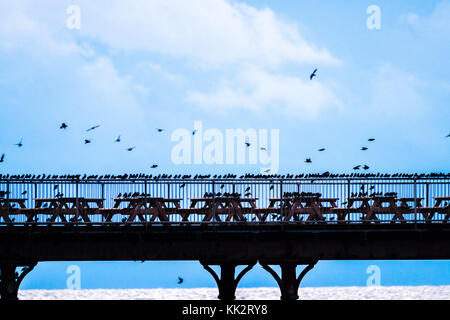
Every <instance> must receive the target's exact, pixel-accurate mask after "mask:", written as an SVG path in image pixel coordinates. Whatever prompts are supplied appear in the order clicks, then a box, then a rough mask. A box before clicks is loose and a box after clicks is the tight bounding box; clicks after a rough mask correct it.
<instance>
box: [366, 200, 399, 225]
mask: <svg viewBox="0 0 450 320" xmlns="http://www.w3.org/2000/svg"><path fill="white" fill-rule="evenodd" d="M372 200H373V203H372V205H371V206H370V209H369V211H368V212H367V215H366V217H365V219H364V220H376V221H377V222H378V220H379V219H378V217H377V216H376V214H377V213H393V214H394V217H393V218H392V221H391V223H395V220H396V219H399V220H401V221H402V222H403V223H406V221H405V218H404V217H403V215H402V212H401V211H400V210H398V207H397V204H396V201H397V198H396V196H393V195H392V196H376V197H372ZM385 203H387V204H388V206H383V204H385Z"/></svg>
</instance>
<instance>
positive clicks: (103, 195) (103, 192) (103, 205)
mask: <svg viewBox="0 0 450 320" xmlns="http://www.w3.org/2000/svg"><path fill="white" fill-rule="evenodd" d="M102 207H103V208H104V207H105V184H104V183H103V182H102ZM103 222H105V217H104V216H103V215H102V223H103Z"/></svg>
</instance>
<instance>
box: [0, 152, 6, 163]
mask: <svg viewBox="0 0 450 320" xmlns="http://www.w3.org/2000/svg"><path fill="white" fill-rule="evenodd" d="M2 162H5V154H2V156H1V157H0V163H2Z"/></svg>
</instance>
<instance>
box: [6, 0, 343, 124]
mask: <svg viewBox="0 0 450 320" xmlns="http://www.w3.org/2000/svg"><path fill="white" fill-rule="evenodd" d="M5 1H6V2H5V3H2V4H0V9H3V10H0V11H1V12H3V14H0V18H4V20H3V21H1V22H0V31H2V34H1V35H0V44H1V43H3V46H4V47H6V46H9V47H14V48H20V49H24V50H25V51H27V52H34V51H33V50H34V49H35V48H37V49H39V50H41V51H43V52H44V53H45V52H49V53H51V54H64V55H67V56H70V55H73V56H74V57H76V60H74V61H77V63H76V64H74V67H75V66H79V68H81V69H80V70H78V74H79V75H80V76H81V77H85V78H86V85H89V86H90V88H95V90H97V91H98V93H99V95H103V96H105V97H106V100H107V101H110V102H111V103H115V104H117V101H130V104H131V105H138V104H139V97H140V96H143V95H145V94H146V91H147V90H146V89H144V88H143V87H141V86H139V85H137V84H136V83H135V81H133V79H131V78H129V77H123V76H119V75H118V73H117V71H116V70H115V68H114V66H113V61H116V60H115V59H116V57H117V56H119V55H120V54H121V53H127V54H129V53H139V54H142V53H143V54H144V55H148V54H159V55H160V56H162V57H164V58H169V59H167V60H168V61H171V60H170V59H171V58H172V59H179V58H181V59H179V61H178V62H180V61H181V64H182V65H183V63H186V60H187V62H188V65H190V64H189V63H192V62H193V63H194V65H201V66H202V67H203V68H205V69H209V70H214V71H218V70H219V71H218V73H217V74H218V77H222V78H223V79H224V80H222V84H221V86H219V87H218V88H217V89H216V91H215V92H213V93H204V92H202V90H201V89H198V90H191V91H190V92H189V93H188V96H189V100H190V101H191V102H195V103H198V104H199V105H201V106H212V105H215V106H219V107H222V108H241V109H250V110H254V111H257V110H259V109H261V110H269V109H270V108H279V109H281V110H283V111H284V112H286V113H287V114H294V115H299V114H302V115H303V116H305V115H306V116H307V117H310V118H314V117H316V116H317V115H318V114H319V113H320V112H321V111H323V110H324V109H326V108H328V107H336V106H340V105H341V102H340V101H339V100H338V99H337V98H336V96H335V95H334V93H333V92H332V91H331V90H330V89H328V88H327V87H326V86H325V84H322V83H320V81H313V82H309V81H303V80H300V79H297V78H294V77H292V76H289V75H287V74H284V73H283V72H282V71H280V70H281V69H282V67H285V66H286V65H287V66H292V65H294V64H308V65H311V64H314V65H316V64H320V65H339V64H340V61H339V59H337V58H336V57H334V56H333V55H331V54H330V53H329V52H328V50H327V49H325V48H319V47H317V46H316V45H314V44H312V43H310V42H309V41H307V40H305V39H304V38H303V36H302V35H301V34H300V32H299V29H298V28H297V26H296V25H295V24H294V23H291V22H286V21H283V20H282V19H280V18H279V17H278V16H277V15H276V14H275V13H274V12H273V11H272V10H271V9H269V8H262V9H259V8H256V7H253V6H250V5H247V4H245V3H242V2H231V1H229V0H190V1H184V0H166V1H159V0H129V1H121V0H97V1H90V0H79V1H78V2H77V5H78V6H79V7H80V10H81V12H80V14H81V15H80V17H81V29H80V30H76V31H73V30H68V29H67V28H66V25H65V22H66V21H65V19H67V13H66V7H67V4H62V3H57V2H53V1H49V0H48V1H43V2H40V3H39V4H36V3H35V2H33V1H30V0H20V1H8V0H5ZM44 8H45V10H44ZM58 12H59V14H58ZM99 48H102V50H103V49H106V50H105V51H106V52H108V58H106V57H100V58H96V60H95V62H94V63H89V64H88V65H85V63H82V61H81V63H80V59H79V55H82V56H83V57H89V58H95V57H96V56H98V54H99V53H98V51H100V50H99ZM96 50H97V52H96ZM102 55H106V54H105V53H103V54H102ZM145 61H148V58H147V57H146V58H145ZM145 63H147V65H146V66H147V67H148V68H149V69H150V70H152V71H153V72H155V73H158V74H160V75H161V76H162V77H164V78H165V79H167V80H169V81H170V82H172V83H180V82H184V81H180V80H184V79H188V78H189V76H187V75H186V74H183V75H176V74H172V73H170V72H168V71H166V69H165V68H164V66H161V65H159V64H155V63H152V62H141V61H137V62H136V63H135V66H136V65H139V64H144V65H145ZM205 69H202V71H204V70H205ZM220 70H222V71H225V72H226V73H227V74H228V76H227V77H226V78H224V76H223V74H221V73H220ZM202 71H200V72H202ZM213 77H214V76H213ZM214 110H218V108H214Z"/></svg>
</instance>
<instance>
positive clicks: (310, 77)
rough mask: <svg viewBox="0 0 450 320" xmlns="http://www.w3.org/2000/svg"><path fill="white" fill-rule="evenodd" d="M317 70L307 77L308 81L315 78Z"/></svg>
mask: <svg viewBox="0 0 450 320" xmlns="http://www.w3.org/2000/svg"><path fill="white" fill-rule="evenodd" d="M316 72H317V69H314V71H313V73H311V75H310V76H309V80H312V79H313V78H314V77H317V75H316Z"/></svg>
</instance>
